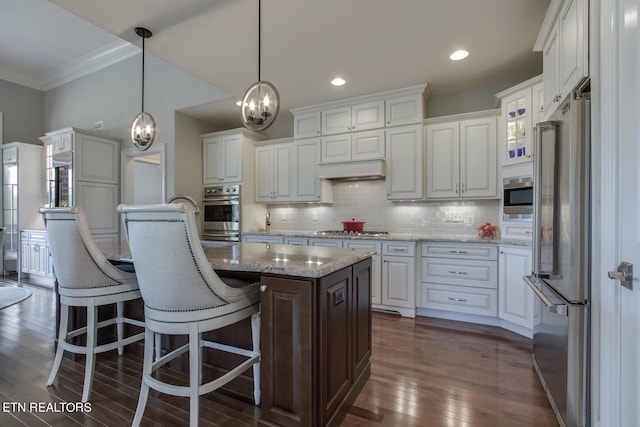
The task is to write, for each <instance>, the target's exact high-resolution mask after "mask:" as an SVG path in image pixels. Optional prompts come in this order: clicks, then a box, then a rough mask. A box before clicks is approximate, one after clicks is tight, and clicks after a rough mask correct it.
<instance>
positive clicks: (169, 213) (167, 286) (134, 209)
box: [118, 203, 256, 321]
mask: <svg viewBox="0 0 640 427" xmlns="http://www.w3.org/2000/svg"><path fill="white" fill-rule="evenodd" d="M118 210H119V211H120V212H122V213H123V214H124V217H123V221H124V224H125V230H126V233H127V235H128V240H129V247H130V249H131V254H132V256H133V259H134V265H135V268H136V274H137V276H138V283H139V285H140V291H141V293H142V298H143V300H144V303H145V312H146V313H147V316H151V318H154V319H156V320H164V321H171V317H175V318H176V321H188V319H189V317H188V316H187V317H185V313H186V312H197V311H200V310H206V309H212V308H216V307H220V306H224V305H227V304H230V303H233V302H237V301H238V300H241V299H244V298H246V294H248V293H251V294H253V295H252V298H255V291H256V289H255V287H252V288H249V289H245V290H244V291H243V290H239V289H237V288H234V287H231V286H228V285H227V284H226V283H224V282H223V281H222V280H221V279H220V278H219V277H218V275H217V274H216V273H215V272H214V271H213V269H212V268H211V266H210V265H209V263H208V262H207V259H206V256H205V254H204V250H203V249H202V244H201V242H200V239H199V237H198V232H197V228H196V222H195V215H194V212H193V209H192V208H191V207H190V206H189V205H187V204H185V203H180V204H163V205H129V206H123V205H121V206H119V207H118ZM166 260H171V262H170V263H168V262H166ZM178 319H179V320H178Z"/></svg>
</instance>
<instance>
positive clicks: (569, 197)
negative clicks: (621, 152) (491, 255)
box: [524, 94, 590, 427]
mask: <svg viewBox="0 0 640 427" xmlns="http://www.w3.org/2000/svg"><path fill="white" fill-rule="evenodd" d="M589 116H590V104H589V99H588V94H583V95H581V97H580V99H571V100H569V101H567V102H565V103H564V104H563V105H561V106H560V107H559V108H558V111H557V113H555V114H554V116H552V117H551V120H550V121H547V122H542V123H538V124H537V125H536V135H535V143H534V212H535V214H534V230H536V232H535V234H534V236H535V237H534V242H533V272H532V274H531V276H526V277H525V278H524V280H525V283H526V285H528V286H529V287H530V288H531V289H532V290H533V291H534V293H535V294H536V295H537V297H538V298H540V299H541V300H542V303H543V304H541V310H542V312H541V316H540V322H539V324H537V325H535V326H534V333H533V349H534V350H533V364H534V367H535V369H536V371H537V373H538V377H539V378H540V382H541V383H542V386H543V387H544V389H545V392H546V394H547V397H548V398H549V402H550V403H551V406H552V407H553V409H554V412H555V413H556V417H557V419H558V422H559V423H560V425H561V426H567V427H576V426H588V425H589V369H590V357H589V345H590V343H589V326H590V323H589V301H590V281H589V277H590V274H589V255H590V173H589V172H590V167H589V163H590V120H589Z"/></svg>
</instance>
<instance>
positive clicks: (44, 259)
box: [20, 230, 53, 280]
mask: <svg viewBox="0 0 640 427" xmlns="http://www.w3.org/2000/svg"><path fill="white" fill-rule="evenodd" d="M20 236H21V247H22V253H21V254H20V256H21V261H20V264H21V271H22V273H26V274H29V277H30V278H31V279H35V280H37V279H48V280H51V279H53V268H52V267H53V266H52V263H51V259H50V256H49V246H48V244H47V232H46V231H44V230H23V231H22V233H21V234H20Z"/></svg>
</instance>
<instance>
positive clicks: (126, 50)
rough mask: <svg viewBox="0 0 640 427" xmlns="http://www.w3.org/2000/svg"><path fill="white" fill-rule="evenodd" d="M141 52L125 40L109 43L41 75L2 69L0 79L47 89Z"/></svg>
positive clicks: (38, 88) (0, 68)
mask: <svg viewBox="0 0 640 427" xmlns="http://www.w3.org/2000/svg"><path fill="white" fill-rule="evenodd" d="M140 52H141V49H140V48H139V47H137V46H135V45H133V44H131V43H129V42H127V41H125V40H118V41H115V42H113V43H109V44H108V45H106V46H103V47H101V48H99V49H96V50H94V51H93V52H89V53H88V54H86V55H83V56H81V57H79V58H77V59H74V60H73V61H71V62H68V63H66V64H62V65H60V66H58V67H55V68H53V69H51V70H50V71H48V72H46V73H44V74H43V75H41V76H35V77H34V76H28V75H24V74H19V73H14V72H11V71H7V70H3V69H2V67H0V79H2V80H6V81H9V82H12V83H17V84H19V85H22V86H27V87H30V88H33V89H37V90H41V91H47V90H49V89H53V88H55V87H58V86H60V85H63V84H65V83H68V82H70V81H72V80H75V79H77V78H80V77H83V76H86V75H87V74H91V73H94V72H96V71H99V70H101V69H103V68H106V67H109V66H111V65H113V64H116V63H118V62H120V61H123V60H125V59H127V58H130V57H132V56H134V55H137V54H138V53H140Z"/></svg>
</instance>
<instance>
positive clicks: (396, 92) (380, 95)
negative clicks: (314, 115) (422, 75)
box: [289, 84, 431, 115]
mask: <svg viewBox="0 0 640 427" xmlns="http://www.w3.org/2000/svg"><path fill="white" fill-rule="evenodd" d="M417 93H422V96H423V98H424V100H425V103H426V101H428V99H429V97H430V95H431V87H430V86H429V85H428V84H419V85H414V86H409V87H405V88H401V89H392V90H387V91H384V92H376V93H372V94H368V95H362V96H356V97H353V98H345V99H339V100H337V101H330V102H324V103H321V104H314V105H306V106H304V107H296V108H291V109H290V110H289V112H291V114H294V115H295V114H304V113H311V112H316V111H320V110H328V109H330V108H337V107H342V106H345V105H351V104H356V103H358V104H359V103H363V102H369V101H377V100H380V99H385V98H389V97H397V96H404V95H413V94H417Z"/></svg>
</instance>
